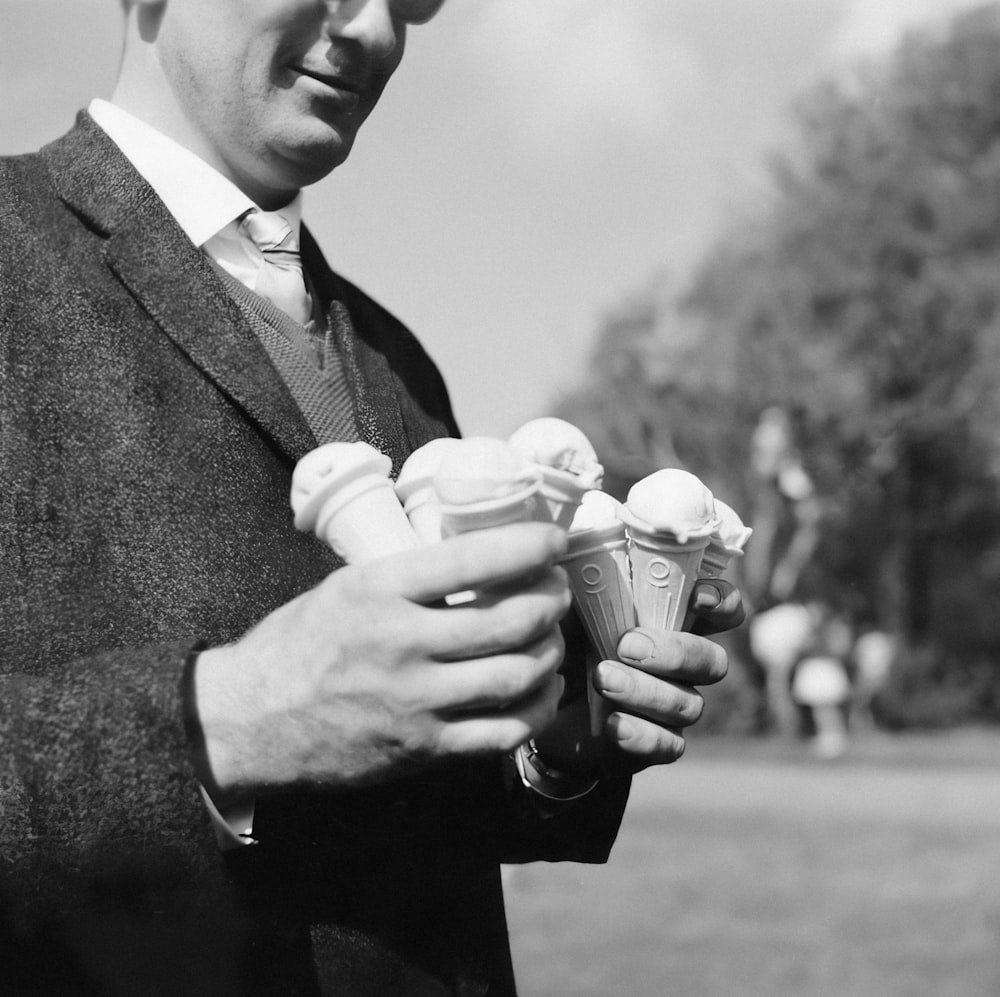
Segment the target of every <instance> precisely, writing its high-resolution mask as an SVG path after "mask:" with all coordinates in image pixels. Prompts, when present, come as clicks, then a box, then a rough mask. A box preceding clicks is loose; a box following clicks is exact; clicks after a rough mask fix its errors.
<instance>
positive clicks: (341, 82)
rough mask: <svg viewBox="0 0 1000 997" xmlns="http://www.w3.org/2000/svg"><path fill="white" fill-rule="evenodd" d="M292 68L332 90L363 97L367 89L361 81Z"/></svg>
mask: <svg viewBox="0 0 1000 997" xmlns="http://www.w3.org/2000/svg"><path fill="white" fill-rule="evenodd" d="M291 68H292V69H293V70H294V71H295V72H296V73H298V74H299V75H301V76H308V77H309V79H311V80H316V82H317V83H322V84H323V85H324V86H327V87H329V88H330V89H331V90H340V91H342V92H344V93H352V94H356V95H357V96H361V94H362V93H364V91H365V90H366V89H367V88H366V87H365V85H364V84H363V83H362V82H361V81H359V80H355V79H352V78H350V77H346V76H339V75H336V74H334V73H322V72H318V71H317V70H315V69H307V68H306V67H305V66H292V67H291Z"/></svg>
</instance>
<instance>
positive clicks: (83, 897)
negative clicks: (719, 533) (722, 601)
mask: <svg viewBox="0 0 1000 997" xmlns="http://www.w3.org/2000/svg"><path fill="white" fill-rule="evenodd" d="M303 258H304V262H305V266H306V268H307V270H308V271H309V273H310V276H311V279H312V281H313V284H314V286H315V288H316V290H317V293H318V294H319V296H320V299H321V301H322V303H323V304H324V306H328V305H330V304H331V303H332V302H339V303H340V305H341V306H343V308H346V313H347V314H348V315H349V317H350V322H349V323H348V324H347V328H346V329H344V328H341V331H340V333H339V337H340V338H339V340H338V347H339V349H340V352H341V356H342V359H343V363H344V368H345V371H346V374H347V377H348V381H349V383H350V386H351V392H352V396H353V401H354V409H355V418H356V422H357V427H358V433H359V436H360V437H361V438H363V439H365V440H367V441H368V442H370V443H371V444H372V445H374V446H376V447H378V448H379V449H381V450H383V451H385V452H386V453H388V454H389V455H390V456H391V457H392V459H393V463H394V466H395V468H396V470H398V468H399V466H400V464H401V462H402V461H403V460H404V459H405V457H406V456H407V455H408V453H409V452H410V451H411V450H412V449H413V448H415V447H417V446H420V445H421V444H423V443H424V442H426V441H427V440H429V439H432V438H434V437H437V436H441V435H453V434H456V433H457V428H456V426H455V422H454V419H453V417H452V413H451V409H450V407H449V403H448V398H447V394H446V391H445V388H444V385H443V383H442V380H441V378H440V376H439V374H438V372H437V370H436V368H435V367H434V365H433V363H432V362H431V361H430V360H429V358H428V357H427V355H426V354H425V353H424V351H423V350H422V349H421V347H420V346H419V345H418V343H417V341H416V340H415V339H414V338H413V336H412V335H411V334H410V333H409V332H408V331H407V330H406V329H405V328H404V327H403V326H402V325H401V324H400V323H399V322H398V321H397V320H396V319H394V318H393V317H392V316H391V315H390V314H389V313H387V312H386V311H385V310H384V309H382V308H381V307H379V306H378V305H377V304H375V303H374V302H373V301H372V300H371V299H369V298H368V297H367V296H366V295H364V294H363V293H362V292H361V291H359V290H358V289H357V288H356V287H354V286H353V285H351V284H350V283H349V282H347V281H346V280H344V279H343V278H341V277H339V276H338V275H336V274H334V273H333V272H332V271H330V269H329V267H328V266H327V265H326V263H325V261H324V260H323V258H322V256H321V255H320V252H319V250H318V248H317V247H316V245H315V243H314V242H313V240H312V239H311V238H310V236H309V234H308V232H304V233H303ZM338 307H340V306H338ZM341 326H343V323H341ZM315 445H316V440H315V439H314V438H313V437H312V435H311V433H310V430H309V428H308V426H307V424H306V422H305V421H304V419H303V417H302V414H301V413H300V412H299V410H298V408H297V406H296V404H295V402H294V400H293V399H292V397H291V395H290V394H289V392H288V390H287V388H286V386H285V384H284V383H283V382H282V380H281V378H280V376H279V375H278V373H277V372H276V370H275V368H274V367H273V365H272V364H271V362H270V361H269V359H268V357H267V354H266V353H265V352H264V350H263V349H262V347H261V345H260V343H259V342H258V340H257V339H256V338H255V336H254V335H253V333H252V331H251V330H250V327H249V326H248V324H247V321H246V319H245V318H244V317H243V315H242V314H241V312H240V310H239V308H238V307H237V306H236V304H235V303H234V302H233V300H232V299H231V297H230V296H229V295H228V294H227V292H226V289H225V287H224V285H223V283H222V282H221V280H220V279H219V278H218V276H217V275H216V273H215V271H214V270H213V268H212V266H211V264H210V263H209V262H208V261H207V260H206V258H205V257H204V255H203V254H202V253H201V252H200V251H198V250H197V249H196V248H195V247H193V246H192V245H191V244H190V242H189V241H188V240H187V239H186V238H185V236H184V235H183V233H182V232H181V230H180V229H179V227H178V226H177V225H176V223H175V222H174V220H173V219H172V217H171V216H170V215H169V214H168V213H167V211H166V209H165V208H164V207H163V205H162V203H161V202H160V201H159V199H158V198H157V197H156V195H155V194H154V193H153V191H152V190H151V189H150V188H149V187H148V185H147V184H146V183H145V182H144V181H143V180H142V179H141V178H140V177H139V176H138V174H136V173H135V171H134V170H133V169H132V167H131V165H130V164H129V163H128V162H127V160H125V159H124V157H123V156H122V155H121V154H120V152H119V151H118V150H117V148H116V147H115V146H114V145H113V143H111V142H110V140H109V139H108V138H107V137H106V136H105V135H104V133H103V132H102V131H101V130H100V129H99V128H98V127H97V126H96V125H95V124H94V123H93V121H91V120H90V118H89V117H88V116H87V115H86V114H81V115H80V117H79V118H78V121H77V124H76V126H75V127H74V129H73V130H72V131H71V132H70V133H69V134H68V135H67V136H64V137H63V138H62V139H60V140H58V141H56V142H54V143H53V144H51V145H49V146H47V147H45V148H44V149H43V150H42V151H41V152H40V153H38V154H33V155H28V156H21V157H13V158H9V159H6V160H0V486H2V487H0V641H2V646H0V951H2V952H3V953H4V957H3V967H2V968H0V979H3V981H4V983H6V984H8V986H9V989H8V990H5V991H4V992H10V993H13V994H19V993H24V994H29V993H30V994H35V993H46V994H114V995H119V994H121V995H125V994H128V995H155V994H207V995H213V997H214V995H228V994H233V995H236V994H239V995H241V997H246V995H248V994H268V995H278V994H280V995H282V997H289V995H295V994H310V995H313V994H319V993H329V994H344V995H373V997H374V995H379V997H389V995H392V997H400V995H405V994H421V995H424V994H427V995H430V994H456V995H457V994H462V995H473V994H486V993H489V994H490V995H496V994H501V995H502V994H511V993H513V989H514V985H513V980H512V974H511V966H510V957H509V950H508V947H507V941H506V926H505V920H504V912H503V901H502V896H501V892H500V884H499V875H498V863H499V862H501V861H527V860H532V859H545V860H556V859H573V860H579V861H603V860H604V859H605V858H606V856H607V853H608V849H609V848H610V845H611V843H612V841H613V838H614V835H615V833H616V831H617V827H618V823H619V820H620V817H621V812H622V808H623V806H624V801H625V798H626V795H627V788H628V787H627V782H614V781H609V782H605V783H602V784H601V786H600V787H599V788H598V790H597V791H596V792H595V793H594V794H592V796H591V797H589V798H588V799H587V800H586V801H584V802H583V803H582V804H581V805H579V806H577V807H575V808H573V809H572V810H570V811H568V812H567V813H565V814H561V815H559V816H557V817H554V818H552V819H549V820H544V821H543V820H540V819H538V818H537V817H536V816H534V815H533V814H532V813H531V812H530V811H529V810H528V809H527V808H525V807H523V806H522V805H521V802H520V801H519V800H518V799H517V794H516V791H512V790H511V789H510V787H509V786H507V787H505V786H504V784H503V780H502V778H501V773H500V763H499V762H498V761H497V760H495V759H486V760H483V761H482V762H475V763H471V762H470V763H464V764H455V765H453V766H449V767H447V768H442V769H440V770H435V771H434V772H431V773H427V774H424V775H421V776H419V777H413V778H410V779H402V780H399V781H397V782H394V783H392V784H390V785H386V786H382V787H375V788H372V789H367V790H352V791H344V792H337V793H333V792H329V791H324V790H322V789H316V790H301V791H295V792H292V791H289V792H287V793H284V794H280V795H276V796H274V797H269V798H265V799H261V800H258V804H257V814H256V819H255V835H256V837H257V838H258V839H259V842H260V843H259V844H258V845H256V846H251V847H246V848H242V849H238V850H236V851H234V852H227V853H225V854H223V853H221V852H220V851H219V850H218V848H217V846H216V843H215V840H214V836H213V833H212V829H211V825H210V821H209V819H208V817H207V814H206V812H205V809H204V807H203V805H202V802H201V800H200V797H199V793H198V788H197V782H196V778H195V774H194V771H193V768H192V765H191V762H190V751H191V747H190V745H189V743H188V732H187V731H186V729H185V713H184V709H183V702H184V695H183V676H184V672H185V667H186V664H187V663H188V662H189V661H190V660H192V657H193V655H195V654H196V653H197V651H198V649H199V648H202V647H205V646H211V645H213V644H217V643H220V642H228V641H231V640H233V639H235V638H237V637H239V636H240V635H241V634H243V633H244V632H246V630H247V629H249V628H250V627H251V626H252V625H253V624H254V623H255V622H256V621H257V620H259V619H260V618H262V617H263V616H264V615H266V614H267V613H268V612H270V611H271V610H273V609H274V608H276V607H278V606H280V605H282V604H283V603H285V602H287V601H288V600H290V599H291V598H293V597H294V596H296V595H298V594H300V593H301V592H303V591H305V590H306V589H308V588H309V587H311V586H313V585H315V584H317V583H318V582H319V581H320V580H321V579H322V578H323V577H325V576H326V575H327V574H328V573H329V572H330V571H333V570H336V569H337V568H338V567H340V566H341V565H340V563H339V562H338V560H337V558H336V557H335V556H334V555H333V554H332V553H331V552H330V551H328V550H327V549H325V548H324V547H323V546H322V545H321V544H320V543H318V542H317V541H315V540H314V539H312V538H310V537H308V536H306V535H304V534H301V533H299V532H297V531H296V530H295V529H294V528H293V525H292V522H291V517H290V514H289V510H288V494H289V487H290V479H291V471H292V468H293V467H294V464H295V462H296V461H297V460H298V459H299V458H300V457H301V456H302V455H303V454H304V453H306V452H307V451H308V450H310V449H311V448H312V447H314V446H315Z"/></svg>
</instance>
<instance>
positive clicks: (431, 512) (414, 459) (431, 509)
mask: <svg viewBox="0 0 1000 997" xmlns="http://www.w3.org/2000/svg"><path fill="white" fill-rule="evenodd" d="M460 446H461V441H459V440H456V439H452V438H451V437H447V436H446V437H442V438H441V439H437V440H431V441H430V442H429V443H425V444H424V445H423V446H422V447H419V448H418V449H416V450H414V451H413V453H411V454H410V456H409V457H407V459H406V462H405V463H404V464H403V466H402V468H401V469H400V472H399V477H398V478H397V479H396V495H397V497H398V498H399V501H400V502H402V503H403V510H404V511H405V512H406V515H407V517H408V518H409V520H410V525H411V526H412V527H413V530H414V532H415V533H416V534H417V538H418V539H419V540H420V542H421V543H425V544H427V543H435V542H436V541H438V540H440V539H441V503H440V501H439V499H438V494H437V490H436V489H435V487H434V475H435V474H437V472H438V469H439V468H440V466H441V462H442V461H443V460H444V458H445V457H446V456H447V455H448V454H449V453H451V452H452V451H454V450H455V448H456V447H460Z"/></svg>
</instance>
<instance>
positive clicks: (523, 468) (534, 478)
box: [433, 437, 541, 537]
mask: <svg viewBox="0 0 1000 997" xmlns="http://www.w3.org/2000/svg"><path fill="white" fill-rule="evenodd" d="M457 443H458V446H457V447H455V448H454V449H452V450H450V451H449V452H448V454H447V455H446V456H445V458H444V459H443V460H442V461H441V464H440V466H439V467H438V469H437V473H436V474H435V475H434V479H433V483H434V490H435V492H436V493H437V496H438V500H439V502H440V504H441V532H442V535H444V536H446V537H448V536H455V535H457V534H459V533H468V532H470V531H471V530H485V529H488V528H490V527H493V526H504V525H506V524H507V523H519V522H524V521H526V520H530V519H533V518H534V510H535V496H536V494H537V493H538V486H539V483H540V481H541V476H540V474H539V473H538V471H537V470H536V469H535V468H534V467H532V466H531V465H530V464H529V463H528V462H527V461H526V460H523V459H522V458H521V457H519V456H518V455H517V454H515V453H514V452H513V451H512V450H511V449H510V448H509V447H508V446H507V444H506V443H504V442H502V441H501V440H494V439H489V438H477V437H472V438H470V439H465V440H458V441H457Z"/></svg>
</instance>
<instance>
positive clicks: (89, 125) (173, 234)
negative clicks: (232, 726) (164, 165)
mask: <svg viewBox="0 0 1000 997" xmlns="http://www.w3.org/2000/svg"><path fill="white" fill-rule="evenodd" d="M43 156H44V157H45V159H46V162H47V164H48V167H49V170H50V172H51V174H52V177H53V182H54V184H55V186H56V189H57V191H58V192H59V195H60V197H62V199H63V200H64V201H65V202H66V203H67V204H69V205H70V206H71V207H72V208H73V209H74V210H76V211H78V212H79V213H81V214H82V215H84V216H85V217H87V218H88V219H89V220H90V221H91V223H92V224H93V225H94V226H95V227H96V229H97V230H98V232H99V233H100V234H102V235H103V236H104V237H105V241H104V246H103V250H102V252H103V256H104V259H105V261H106V263H107V265H108V267H109V268H110V270H111V271H112V272H113V273H114V274H115V275H116V276H117V278H118V279H119V280H120V281H121V283H122V284H123V285H124V286H125V287H126V288H127V289H128V291H129V292H130V293H131V294H132V296H133V297H134V298H135V299H136V300H137V301H138V302H139V303H140V304H141V305H142V307H143V308H144V309H145V310H146V312H147V313H148V314H149V315H150V316H151V318H152V319H153V321H154V322H155V324H156V325H157V327H158V328H159V329H160V330H161V331H162V332H163V333H165V334H166V335H167V336H169V337H170V339H171V340H172V341H173V342H174V343H175V345H176V346H177V347H178V348H179V349H180V350H181V351H182V352H183V353H184V354H185V355H186V356H187V357H188V358H189V359H190V360H191V362H192V363H194V364H195V365H196V366H197V367H198V368H199V369H200V370H201V371H202V372H203V373H204V374H205V376H206V377H208V378H209V379H210V380H211V381H212V382H213V383H214V384H215V385H216V386H217V387H218V388H219V390H220V391H222V392H223V394H225V395H226V396H227V397H228V398H229V399H230V401H231V402H232V403H233V404H234V405H235V406H237V407H238V408H239V409H241V410H242V411H243V413H244V414H245V415H246V417H247V418H248V419H250V420H251V421H252V422H254V423H255V424H256V425H257V426H258V427H259V428H260V430H261V431H262V432H264V433H265V434H266V435H268V436H269V437H270V438H271V439H272V441H273V442H274V443H275V444H276V446H277V447H278V448H279V449H280V450H281V451H282V452H283V453H285V454H286V455H287V456H288V457H289V458H291V459H292V460H297V459H298V458H299V457H301V456H302V455H303V454H304V453H306V452H307V451H308V450H310V449H312V448H313V447H314V446H315V445H316V441H315V438H314V437H313V435H312V433H311V431H310V430H309V427H308V425H307V424H306V422H305V419H304V418H303V416H302V414H301V412H300V411H299V408H298V406H297V405H296V403H295V401H294V399H293V398H292V396H291V394H290V393H289V391H288V389H287V387H286V386H285V384H284V382H283V381H282V379H281V376H280V375H279V374H278V372H277V370H276V369H275V367H274V365H273V364H272V363H271V361H270V358H269V357H268V356H267V353H266V352H265V350H264V348H263V346H262V345H261V344H260V342H259V341H258V339H257V337H256V336H255V335H254V333H253V331H252V330H251V329H250V327H249V325H248V323H247V322H246V320H245V319H244V318H243V315H242V313H241V312H240V310H239V307H238V306H237V305H236V303H235V302H234V301H233V300H232V299H231V298H230V296H229V294H228V293H227V292H226V290H225V287H224V285H223V284H222V281H221V280H220V279H219V277H218V276H217V275H216V273H215V271H214V269H213V268H212V265H211V263H210V262H209V261H208V259H207V258H206V257H205V255H204V254H203V253H202V252H201V251H200V250H199V249H198V248H196V247H195V246H193V245H192V244H191V242H190V240H189V239H188V238H187V237H186V236H185V234H184V233H183V231H181V229H180V227H179V226H178V225H177V223H176V222H175V221H174V219H173V217H172V216H171V215H170V213H169V212H168V211H167V210H166V208H165V207H164V206H163V203H162V202H161V201H160V199H159V198H158V197H157V196H156V194H155V193H154V192H153V190H152V189H151V188H150V187H149V185H148V184H147V183H146V182H145V181H144V180H143V179H142V178H141V177H140V176H139V175H138V174H137V173H136V172H135V170H134V169H133V168H132V166H131V164H130V163H129V162H128V160H127V159H125V157H124V156H123V155H122V153H121V152H120V151H119V149H118V147H117V146H116V145H115V144H114V143H113V142H112V141H111V140H110V139H109V138H108V137H107V135H105V133H104V132H103V131H102V130H101V129H100V128H99V127H98V126H97V125H96V124H95V123H94V122H93V120H92V119H91V118H90V117H89V115H86V114H82V113H81V115H80V116H79V118H78V119H77V126H76V127H75V128H74V129H73V131H71V132H70V133H69V134H68V135H67V136H65V137H64V138H62V139H60V140H59V141H57V142H55V143H53V144H52V145H50V146H47V147H46V148H45V149H44V150H43Z"/></svg>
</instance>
